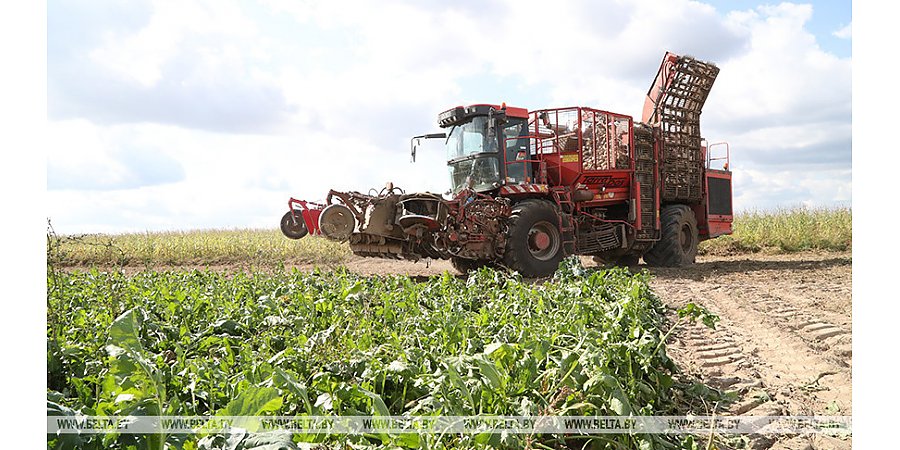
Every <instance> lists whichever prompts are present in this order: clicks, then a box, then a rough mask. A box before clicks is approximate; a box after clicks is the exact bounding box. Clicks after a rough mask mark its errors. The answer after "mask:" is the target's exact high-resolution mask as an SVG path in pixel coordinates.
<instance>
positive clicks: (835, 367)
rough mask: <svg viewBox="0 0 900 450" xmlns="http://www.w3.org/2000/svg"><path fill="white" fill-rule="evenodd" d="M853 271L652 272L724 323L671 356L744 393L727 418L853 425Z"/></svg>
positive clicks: (682, 335)
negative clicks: (812, 418) (835, 420)
mask: <svg viewBox="0 0 900 450" xmlns="http://www.w3.org/2000/svg"><path fill="white" fill-rule="evenodd" d="M851 263H852V259H851V255H850V254H849V253H821V254H820V253H800V254H793V255H742V256H730V257H720V256H707V257H699V258H698V262H697V264H695V265H694V266H691V267H688V268H682V269H651V272H653V273H654V274H655V275H656V278H655V280H654V281H653V288H654V289H655V291H656V292H657V294H658V295H659V296H660V298H661V299H662V300H663V302H664V303H666V304H667V305H669V306H671V307H672V308H673V309H672V310H673V311H674V309H675V308H678V307H681V306H683V305H685V304H686V303H688V302H694V303H698V304H700V305H702V306H705V307H706V308H708V309H709V310H711V311H712V312H713V313H715V314H717V315H718V316H719V317H720V319H721V320H720V321H719V323H718V325H717V326H716V329H715V330H710V329H708V328H706V327H705V326H704V325H702V324H699V323H698V324H686V326H684V327H681V328H680V329H678V330H676V332H675V333H673V337H672V339H671V341H670V342H669V344H670V346H669V352H670V355H671V356H672V357H673V358H674V359H675V360H676V361H677V362H678V364H679V365H680V366H681V367H682V368H684V370H685V371H686V372H687V373H688V374H690V375H693V376H696V377H698V378H700V379H701V380H703V381H704V382H705V383H707V384H708V385H711V386H713V387H716V388H719V389H721V390H723V391H736V393H737V394H738V397H739V400H738V401H737V402H735V403H733V404H731V405H728V406H726V407H724V408H719V410H720V411H724V412H725V413H729V414H747V415H760V416H772V415H805V416H809V415H851V392H850V387H851V368H852V366H851V274H852V270H851V265H852V264H851ZM585 264H586V265H592V263H590V262H589V261H588V260H585ZM347 267H348V268H349V269H350V270H352V271H354V272H358V273H364V274H391V273H394V274H400V273H403V274H409V275H414V276H416V275H417V276H422V275H433V274H439V273H442V272H443V271H445V270H449V271H451V272H452V271H453V269H452V267H450V265H449V263H447V262H446V261H436V262H432V263H431V265H430V266H428V267H426V265H425V263H416V264H413V263H408V262H395V261H387V260H367V259H356V260H353V261H351V262H350V263H348V264H347ZM639 268H646V266H643V265H642V266H639ZM673 320H676V316H675V315H674V313H673ZM714 406H715V405H710V407H711V408H712V407H714ZM731 444H733V445H735V446H739V447H743V446H744V445H748V446H749V447H751V448H772V449H820V448H821V449H835V448H838V449H843V448H850V440H849V439H844V440H842V439H836V438H830V437H825V436H816V437H813V438H810V437H802V436H794V437H790V436H783V437H780V438H779V439H771V438H766V437H762V436H754V437H751V438H750V441H749V442H745V443H741V442H739V439H738V440H735V442H726V445H731Z"/></svg>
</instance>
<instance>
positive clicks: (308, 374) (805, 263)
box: [47, 236, 852, 450]
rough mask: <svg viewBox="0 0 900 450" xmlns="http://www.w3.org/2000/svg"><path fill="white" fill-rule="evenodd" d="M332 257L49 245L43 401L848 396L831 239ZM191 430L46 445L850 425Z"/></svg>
mask: <svg viewBox="0 0 900 450" xmlns="http://www.w3.org/2000/svg"><path fill="white" fill-rule="evenodd" d="M736 238H741V237H740V236H736ZM92 248H96V246H94V247H92ZM109 248H110V247H107V248H106V249H105V250H104V251H106V250H108V249H109ZM49 251H50V248H49V247H48V252H49ZM123 254H125V253H123ZM48 256H49V253H48ZM330 257H331V258H332V259H334V258H335V255H334V254H332V255H331V256H330ZM338 260H340V262H334V261H331V262H328V263H326V264H325V265H324V266H323V268H317V267H315V265H314V264H311V263H307V262H299V263H296V264H295V265H293V266H292V265H291V264H287V265H280V264H275V265H273V264H269V265H266V266H263V265H261V264H247V265H242V264H235V263H234V262H233V261H232V262H231V263H230V265H229V264H225V265H217V266H215V267H212V268H209V267H202V266H198V265H197V264H196V263H190V262H188V264H176V266H170V265H166V264H160V263H158V262H157V263H154V264H150V263H148V262H147V261H146V260H143V261H140V262H139V263H138V264H137V265H135V266H127V265H126V266H122V265H111V264H102V263H100V264H98V263H86V262H84V261H82V262H81V263H79V265H78V266H77V267H65V265H64V264H58V263H53V262H54V261H56V262H58V260H51V265H50V266H48V276H47V308H48V309H47V311H48V313H47V408H48V416H51V415H52V416H59V417H72V418H77V417H81V416H101V417H103V416H203V417H207V416H214V417H215V416H279V417H281V416H290V417H296V416H310V417H312V416H408V417H437V416H479V417H491V416H566V417H571V416H683V415H687V414H694V415H698V416H709V415H714V414H715V415H723V416H781V415H805V416H810V415H818V416H847V415H850V414H851V411H850V403H851V395H850V380H851V350H850V344H851V334H850V320H851V318H850V277H851V269H850V268H851V261H852V260H851V257H850V254H849V253H848V252H846V251H840V250H838V251H809V250H803V251H800V252H796V253H782V254H747V253H741V254H737V255H735V254H730V255H729V254H724V255H723V254H707V255H705V256H701V257H700V258H699V259H698V263H697V264H695V265H694V266H691V267H688V268H683V269H650V270H647V269H648V268H645V267H644V266H637V267H631V268H606V267H596V266H595V265H594V264H593V263H592V262H590V261H588V260H578V259H569V260H566V261H564V264H563V266H562V267H561V269H560V270H559V271H558V273H557V274H556V275H555V276H554V277H553V278H551V279H546V280H526V279H522V278H520V277H518V276H517V275H515V274H507V273H504V272H499V271H494V270H491V269H482V270H480V271H479V272H476V273H472V274H469V275H468V276H462V275H458V274H456V273H455V272H453V270H452V268H450V267H449V264H447V263H446V262H441V261H437V262H434V263H432V264H431V265H425V264H423V263H418V264H415V263H405V262H388V261H380V260H368V259H357V258H354V257H349V258H348V257H346V256H340V257H339V258H338V259H337V260H335V261H338ZM172 262H175V263H179V262H181V263H183V262H184V261H172ZM192 266H193V267H192ZM199 431H200V432H194V433H181V434H128V433H115V432H107V433H102V434H91V433H83V434H59V435H57V434H48V436H47V445H48V448H73V449H101V448H103V449H105V448H121V449H232V450H238V449H247V450H250V449H256V450H279V449H287V450H290V449H318V448H322V449H331V448H335V449H337V448H341V449H351V448H353V449H365V448H385V449H386V448H423V449H426V448H427V449H441V448H534V449H546V448H579V449H581V448H625V449H631V448H642V449H655V448H679V449H711V448H719V449H722V448H773V449H795V448H796V449H799V448H813V449H817V448H850V445H851V439H850V436H849V435H847V434H846V433H844V434H840V433H838V434H835V435H811V436H808V435H798V434H783V435H747V434H743V435H731V434H719V433H694V434H641V433H634V432H632V433H619V434H578V433H567V434H560V433H535V434H509V433H499V432H498V433H491V432H483V433H443V434H440V433H419V434H414V433H404V434H397V433H393V434H392V433H378V434H375V433H372V434H311V433H308V434H301V433H288V432H262V430H257V431H259V432H256V433H248V432H245V431H242V430H237V429H235V430H231V431H230V432H222V431H214V432H203V430H202V429H200V430H199ZM251 431H252V430H251Z"/></svg>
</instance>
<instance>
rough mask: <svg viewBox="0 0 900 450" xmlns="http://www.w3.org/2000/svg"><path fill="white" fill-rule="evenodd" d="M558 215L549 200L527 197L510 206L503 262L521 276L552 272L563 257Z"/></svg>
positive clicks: (550, 273)
mask: <svg viewBox="0 0 900 450" xmlns="http://www.w3.org/2000/svg"><path fill="white" fill-rule="evenodd" d="M563 254H564V252H563V239H562V233H561V232H560V230H559V216H558V215H557V213H556V208H555V207H554V206H553V204H552V203H550V202H547V201H544V200H536V199H527V200H522V201H521V202H519V203H517V204H516V205H515V206H513V211H512V215H511V216H510V218H509V236H508V238H507V240H506V251H505V252H504V254H503V264H504V265H506V267H509V268H510V269H512V270H515V271H517V272H519V273H520V274H522V276H525V277H530V278H533V277H546V276H550V275H552V274H553V272H555V271H556V269H557V268H558V267H559V262H560V261H562V259H563Z"/></svg>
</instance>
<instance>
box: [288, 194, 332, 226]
mask: <svg viewBox="0 0 900 450" xmlns="http://www.w3.org/2000/svg"><path fill="white" fill-rule="evenodd" d="M294 205H297V206H299V208H295V207H294ZM310 205H312V207H310ZM288 208H289V210H290V211H291V213H293V214H294V218H297V211H298V210H299V212H300V216H301V218H302V219H303V223H305V224H306V229H307V230H309V233H310V234H322V232H321V231H320V230H319V215H321V214H322V210H323V209H325V205H323V204H321V203H315V202H308V201H306V200H298V199H296V198H293V197H291V199H290V200H288Z"/></svg>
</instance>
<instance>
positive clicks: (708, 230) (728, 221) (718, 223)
mask: <svg viewBox="0 0 900 450" xmlns="http://www.w3.org/2000/svg"><path fill="white" fill-rule="evenodd" d="M710 178H718V179H722V180H728V182H729V184H730V183H731V172H729V171H726V170H710V169H707V170H706V176H705V179H704V193H705V195H704V196H703V204H702V205H701V207H702V208H703V210H702V217H703V218H704V220H703V222H705V223H704V224H703V226H702V227H700V218H701V215H699V214H698V215H697V225H698V227H700V238H701V239H712V238H714V237H717V236H722V235H723V234H731V233H732V223H733V222H734V213H733V211H732V213H731V214H710V213H709V201H708V200H709V180H710ZM695 212H696V211H695ZM704 229H705V233H704Z"/></svg>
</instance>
